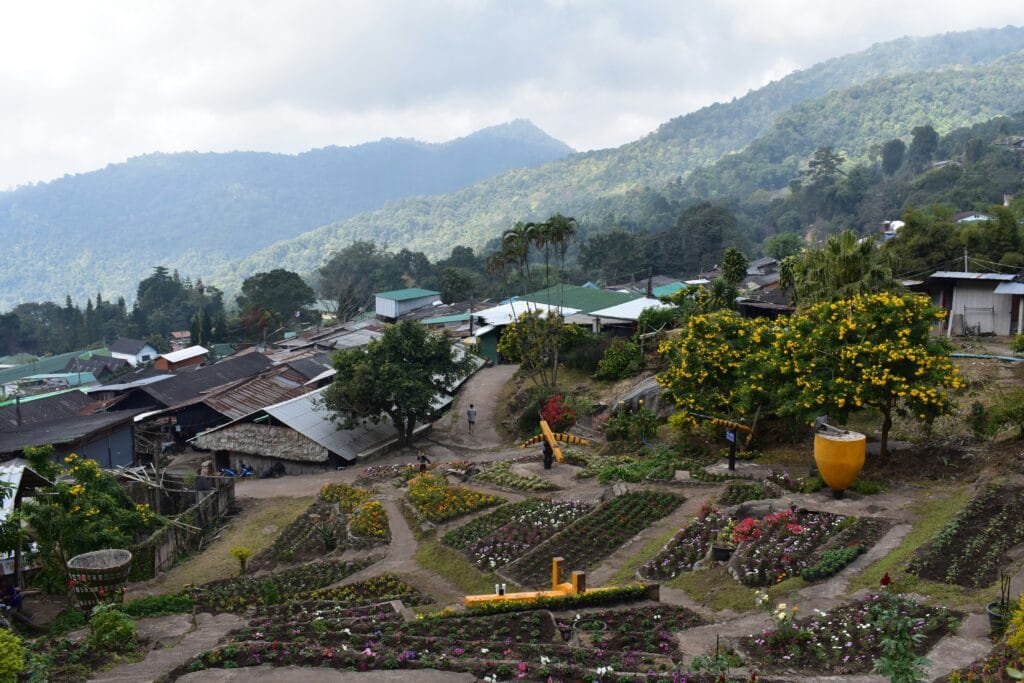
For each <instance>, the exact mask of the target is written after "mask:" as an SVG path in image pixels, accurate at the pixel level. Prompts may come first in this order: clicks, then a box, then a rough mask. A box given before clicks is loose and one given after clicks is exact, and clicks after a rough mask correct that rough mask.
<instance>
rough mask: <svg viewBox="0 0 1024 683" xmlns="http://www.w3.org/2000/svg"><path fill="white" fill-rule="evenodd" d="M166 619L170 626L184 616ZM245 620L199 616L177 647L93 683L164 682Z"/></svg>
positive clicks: (155, 651)
mask: <svg viewBox="0 0 1024 683" xmlns="http://www.w3.org/2000/svg"><path fill="white" fill-rule="evenodd" d="M164 619H166V620H167V622H166V623H168V624H170V623H174V622H173V620H175V619H180V617H165V618H164ZM245 621H246V620H245V619H244V618H242V617H240V616H237V615H235V614H218V615H216V616H214V615H212V614H206V613H200V614H197V615H195V621H194V625H193V628H192V630H191V631H189V632H188V633H187V634H184V635H183V637H182V638H181V640H179V641H178V642H177V643H175V644H174V645H173V647H158V648H156V649H153V650H150V652H149V654H148V655H146V658H145V659H143V660H142V661H141V662H135V663H134V664H123V665H121V666H117V667H114V668H113V669H111V670H110V671H104V672H102V673H100V674H98V675H97V676H96V677H95V678H92V679H90V680H92V681H94V682H97V683H115V682H116V683H148V682H149V681H159V680H162V679H163V678H164V677H165V676H166V675H167V673H168V672H170V671H171V670H172V669H174V668H176V667H179V666H181V665H182V664H185V663H186V662H188V661H189V660H190V659H192V657H194V656H195V655H196V654H198V653H200V652H203V651H205V650H209V649H210V648H212V647H213V646H214V645H216V644H217V642H218V641H219V640H220V639H221V638H223V637H224V636H225V635H227V634H228V633H229V632H231V631H233V630H234V629H237V628H241V627H242V626H244V625H245Z"/></svg>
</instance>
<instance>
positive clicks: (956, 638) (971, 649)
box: [925, 614, 992, 681]
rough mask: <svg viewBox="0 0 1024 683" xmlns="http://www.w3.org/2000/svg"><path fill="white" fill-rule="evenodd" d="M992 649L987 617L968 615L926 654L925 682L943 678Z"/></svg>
mask: <svg viewBox="0 0 1024 683" xmlns="http://www.w3.org/2000/svg"><path fill="white" fill-rule="evenodd" d="M991 649H992V641H990V640H989V639H988V617H987V616H986V615H984V614H969V615H968V616H967V618H965V619H964V621H963V623H962V624H960V628H959V629H957V632H956V633H955V634H953V635H949V636H946V637H945V638H943V639H942V640H940V641H939V642H938V643H937V644H936V645H935V647H933V648H932V650H931V652H929V653H928V670H927V673H926V674H925V679H926V680H929V681H931V680H934V679H936V678H938V677H939V676H945V675H946V674H948V673H949V672H950V671H954V670H956V669H959V668H961V667H965V666H968V665H969V664H970V663H971V662H973V661H974V660H976V659H980V658H981V657H984V656H985V655H987V654H988V653H989V651H990V650H991Z"/></svg>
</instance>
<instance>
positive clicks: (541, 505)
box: [444, 501, 590, 570]
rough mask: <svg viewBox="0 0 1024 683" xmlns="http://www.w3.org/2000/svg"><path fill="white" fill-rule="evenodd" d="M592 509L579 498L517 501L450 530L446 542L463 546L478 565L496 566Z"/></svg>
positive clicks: (484, 566)
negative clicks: (571, 499) (577, 499)
mask: <svg viewBox="0 0 1024 683" xmlns="http://www.w3.org/2000/svg"><path fill="white" fill-rule="evenodd" d="M589 511H590V506H588V505H586V504H584V503H581V502H579V501H525V502H523V503H515V504H512V505H506V506H503V507H501V508H498V509H497V510H495V511H494V512H492V513H491V514H489V515H486V516H485V517H481V518H479V519H476V520H474V521H473V522H470V523H469V524H467V525H466V526H464V527H460V528H459V529H456V530H454V531H451V532H449V533H448V534H446V535H445V537H444V542H445V543H447V544H448V545H451V546H452V547H457V548H458V549H460V550H461V551H462V552H463V553H464V554H465V555H466V557H467V558H469V561H470V562H472V563H473V564H474V565H476V566H477V567H478V568H480V569H487V570H491V569H496V568H498V567H503V566H505V565H506V564H508V563H509V562H511V561H512V560H514V559H516V558H518V557H521V556H522V555H524V554H526V553H527V552H529V550H530V549H532V548H534V547H536V546H538V545H540V544H541V543H543V542H544V541H546V540H547V539H548V538H550V537H551V536H552V535H553V534H556V533H558V532H559V531H561V530H562V529H565V528H566V527H567V526H569V525H570V524H572V523H573V522H575V521H576V520H577V519H579V518H581V517H583V516H584V515H585V514H587V513H588V512H589ZM467 527H468V528H467Z"/></svg>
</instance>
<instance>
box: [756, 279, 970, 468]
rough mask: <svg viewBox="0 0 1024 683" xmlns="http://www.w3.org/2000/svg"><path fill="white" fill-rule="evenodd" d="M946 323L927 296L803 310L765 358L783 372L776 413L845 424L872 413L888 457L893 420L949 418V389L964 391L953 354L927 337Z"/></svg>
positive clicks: (865, 299) (861, 299)
mask: <svg viewBox="0 0 1024 683" xmlns="http://www.w3.org/2000/svg"><path fill="white" fill-rule="evenodd" d="M943 317H944V312H943V311H941V310H939V309H936V308H935V307H934V306H933V305H932V303H931V302H930V301H929V300H928V299H927V298H926V297H923V296H919V295H915V294H893V293H889V292H880V293H877V294H862V295H858V296H854V297H851V298H849V299H845V300H841V301H836V302H832V303H830V302H822V303H819V304H815V305H813V306H810V307H808V308H806V309H803V310H801V311H800V312H798V313H797V314H796V315H794V316H793V317H792V319H791V320H790V322H789V325H788V326H787V327H786V329H785V331H784V332H782V333H780V334H778V335H776V336H775V338H774V339H773V341H772V348H771V350H770V353H769V354H768V356H767V358H770V359H772V361H773V362H774V363H775V364H776V370H777V372H778V373H779V379H780V381H778V382H777V383H776V385H777V387H778V398H779V403H778V410H779V411H780V412H781V413H785V414H791V415H796V416H799V417H801V418H804V419H810V418H812V417H814V416H816V415H821V414H830V415H838V416H839V417H840V419H842V420H845V419H846V417H847V416H848V415H849V414H850V412H851V411H854V410H859V409H861V408H865V407H871V408H875V409H877V410H878V411H879V412H880V413H881V414H882V434H881V443H880V451H881V453H882V455H886V454H887V453H888V439H889V430H890V429H891V427H892V418H893V415H894V414H901V415H908V416H911V417H914V418H916V419H919V420H924V421H930V420H933V419H934V418H936V417H938V416H940V415H944V414H947V413H949V412H951V411H952V409H953V403H952V401H951V400H950V390H957V389H961V388H963V386H964V383H963V380H962V379H961V377H960V374H959V372H958V371H957V369H956V366H954V365H953V363H952V362H951V361H950V358H949V347H948V346H947V345H946V343H945V342H944V340H941V339H939V340H937V339H933V338H931V337H930V332H931V328H932V326H933V325H934V324H935V323H936V322H937V321H939V320H941V319H942V318H943Z"/></svg>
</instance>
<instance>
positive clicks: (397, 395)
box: [324, 320, 472, 445]
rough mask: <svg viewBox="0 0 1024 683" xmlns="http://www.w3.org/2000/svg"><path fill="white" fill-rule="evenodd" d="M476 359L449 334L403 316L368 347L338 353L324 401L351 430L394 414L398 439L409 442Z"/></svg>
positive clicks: (466, 373)
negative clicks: (457, 347)
mask: <svg viewBox="0 0 1024 683" xmlns="http://www.w3.org/2000/svg"><path fill="white" fill-rule="evenodd" d="M471 363H472V360H471V358H470V356H469V355H468V354H464V355H462V356H461V357H460V354H459V353H458V352H457V351H456V350H455V349H454V348H453V347H452V340H451V339H449V338H448V337H447V336H445V335H435V334H432V333H430V332H429V331H428V330H427V329H426V328H425V327H424V326H423V325H422V324H420V323H419V322H416V321H413V320H403V321H401V322H398V323H396V324H394V325H389V326H388V327H386V328H385V329H384V333H383V335H382V336H381V337H380V338H379V339H374V340H373V341H371V342H370V343H369V344H367V345H366V347H365V348H356V349H349V350H347V351H342V352H340V353H337V354H335V356H334V367H335V369H336V370H337V371H338V373H337V375H336V376H335V379H334V381H333V382H332V383H331V385H330V387H329V388H328V389H327V391H326V393H325V396H324V400H325V403H326V405H327V407H328V408H330V409H331V410H333V411H334V412H335V419H337V420H338V421H339V422H340V423H341V424H342V425H343V426H344V427H345V428H346V429H353V428H355V427H356V426H357V425H359V424H362V423H365V422H368V421H369V422H373V423H379V422H381V421H382V420H384V419H389V418H390V420H391V424H392V425H393V426H394V428H395V431H397V432H398V437H399V441H400V442H401V444H402V445H408V444H409V443H410V442H411V441H412V435H413V430H414V429H415V427H416V423H418V422H421V423H422V422H429V421H431V420H434V419H436V414H437V411H436V409H435V408H434V402H435V401H436V399H437V396H438V395H439V394H442V393H443V392H445V391H447V390H449V389H450V388H451V386H452V385H453V384H454V383H455V381H456V380H458V379H460V378H462V377H465V376H466V375H468V374H469V372H470V370H471V367H472V365H471Z"/></svg>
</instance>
